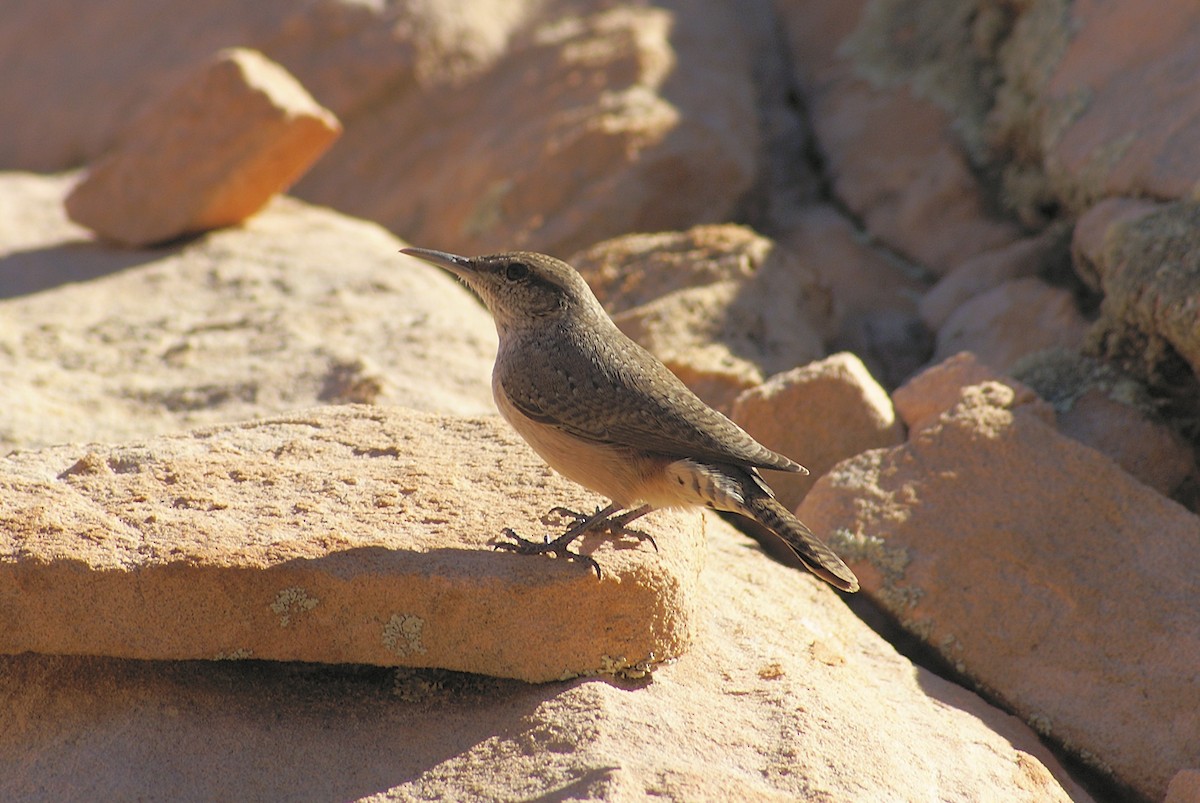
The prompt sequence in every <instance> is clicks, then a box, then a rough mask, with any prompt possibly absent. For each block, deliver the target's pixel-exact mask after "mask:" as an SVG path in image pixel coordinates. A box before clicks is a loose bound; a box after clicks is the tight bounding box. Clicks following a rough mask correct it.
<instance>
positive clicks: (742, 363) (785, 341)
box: [571, 225, 830, 412]
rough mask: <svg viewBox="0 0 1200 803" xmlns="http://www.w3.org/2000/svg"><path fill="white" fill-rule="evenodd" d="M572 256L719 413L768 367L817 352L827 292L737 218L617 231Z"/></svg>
mask: <svg viewBox="0 0 1200 803" xmlns="http://www.w3.org/2000/svg"><path fill="white" fill-rule="evenodd" d="M571 263H572V264H573V265H575V266H576V267H577V268H578V269H579V271H580V272H581V273H582V274H583V277H584V278H585V279H586V280H587V281H588V283H589V284H590V285H591V286H592V288H593V289H594V290H595V291H596V294H597V297H598V298H599V299H600V301H601V302H602V303H603V304H604V305H605V308H606V309H608V310H609V312H610V313H611V314H613V320H614V321H616V323H617V325H618V326H619V327H621V329H622V331H624V332H625V334H627V335H628V336H629V337H631V338H633V339H634V340H636V341H637V342H638V343H640V344H641V345H642V346H644V347H645V348H647V349H649V350H650V351H651V352H652V353H653V354H654V355H655V356H657V357H658V358H659V359H661V360H662V361H663V362H664V363H666V365H667V367H668V368H670V369H671V370H672V371H674V372H675V373H676V374H677V375H679V377H680V378H681V379H682V380H683V381H684V382H685V383H687V384H688V385H689V387H691V388H692V390H693V391H695V392H696V393H697V395H699V396H700V397H701V398H702V399H704V400H705V401H706V402H708V403H709V404H711V405H713V406H714V407H717V408H718V409H720V410H723V411H725V412H728V411H729V410H730V409H731V407H732V406H733V401H734V399H735V398H736V397H737V396H738V394H740V393H741V392H743V391H744V390H746V389H748V388H751V387H754V386H756V385H758V384H760V383H761V382H762V381H763V379H764V378H765V377H766V376H769V375H771V374H774V373H778V372H780V371H785V370H788V369H790V368H792V367H794V366H796V365H803V364H805V363H808V362H811V361H812V360H814V359H817V358H819V357H820V356H821V355H822V353H823V352H824V344H823V342H822V335H821V332H822V331H828V328H829V323H828V321H829V315H830V308H829V296H828V294H827V292H826V291H825V290H824V288H823V287H822V286H821V285H820V284H819V283H818V282H817V281H816V280H815V278H814V277H813V275H812V274H811V273H810V272H809V271H807V270H805V269H804V267H803V266H802V265H800V264H799V263H798V262H797V261H796V259H795V257H794V256H792V255H791V254H790V253H789V252H787V251H786V250H783V249H780V248H777V247H776V246H775V244H774V243H773V242H772V241H771V240H769V239H767V238H765V237H762V236H761V235H758V234H756V233H755V232H753V231H752V230H750V229H748V228H745V227H743V226H733V225H725V226H696V227H693V228H691V229H688V230H687V231H683V232H664V233H660V234H655V235H629V236H626V237H618V238H615V239H613V240H608V241H605V242H603V243H599V244H597V245H595V246H593V247H592V248H589V249H588V250H587V251H584V252H582V253H579V254H576V255H575V256H574V257H572V258H571Z"/></svg>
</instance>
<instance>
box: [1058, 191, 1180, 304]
mask: <svg viewBox="0 0 1200 803" xmlns="http://www.w3.org/2000/svg"><path fill="white" fill-rule="evenodd" d="M1161 208H1162V207H1161V205H1160V204H1157V203H1155V202H1153V201H1146V200H1142V199H1141V198H1106V199H1105V200H1103V201H1100V202H1099V203H1097V204H1096V205H1095V206H1093V207H1091V208H1089V209H1088V210H1087V211H1086V212H1084V213H1083V214H1082V215H1080V217H1079V220H1078V221H1076V223H1075V229H1074V231H1073V232H1072V236H1071V256H1072V257H1073V259H1072V262H1073V266H1074V268H1075V274H1076V275H1077V276H1079V278H1080V279H1082V280H1083V282H1084V283H1085V284H1086V285H1087V286H1088V287H1090V288H1091V289H1092V290H1100V289H1101V288H1100V276H1099V274H1098V273H1097V270H1096V263H1097V262H1099V261H1101V260H1103V259H1104V258H1105V257H1104V254H1105V250H1106V249H1107V248H1108V247H1109V240H1108V238H1109V236H1110V235H1111V236H1113V237H1120V236H1121V231H1122V226H1121V224H1124V223H1131V222H1133V221H1135V220H1139V219H1141V218H1143V217H1145V216H1146V215H1149V214H1151V213H1152V212H1156V211H1159V210H1160V209H1161Z"/></svg>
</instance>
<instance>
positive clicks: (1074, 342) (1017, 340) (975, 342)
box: [933, 278, 1088, 371]
mask: <svg viewBox="0 0 1200 803" xmlns="http://www.w3.org/2000/svg"><path fill="white" fill-rule="evenodd" d="M1087 329H1088V325H1087V321H1086V320H1084V317H1083V315H1082V314H1081V313H1080V312H1079V309H1078V308H1077V307H1076V305H1075V299H1074V298H1073V297H1072V295H1071V292H1070V291H1069V290H1066V289H1063V288H1061V287H1052V286H1050V285H1048V284H1046V282H1044V281H1042V280H1041V279H1035V278H1027V279H1013V280H1012V281H1009V282H1005V283H1004V284H1001V285H999V286H997V287H995V288H993V289H991V290H988V291H987V292H985V293H982V294H980V295H978V296H975V297H974V298H973V299H971V300H970V301H968V302H966V303H965V304H963V305H962V306H960V307H959V308H958V309H956V310H955V311H954V312H953V313H952V314H951V315H950V317H948V318H947V319H946V322H945V323H944V324H942V327H941V328H940V329H939V330H938V334H937V348H936V349H935V350H934V353H933V360H934V361H935V362H939V361H941V360H944V359H946V358H947V357H950V356H952V355H954V354H957V353H958V352H960V351H972V352H974V353H975V354H977V355H978V356H979V358H980V359H981V360H982V361H983V362H985V363H987V364H988V365H993V366H995V367H996V368H997V369H998V370H1001V371H1007V370H1008V369H1009V368H1011V367H1012V365H1013V363H1015V362H1016V361H1017V360H1019V359H1020V358H1022V357H1025V356H1027V355H1029V354H1033V353H1034V352H1037V351H1042V350H1043V349H1048V348H1055V347H1062V348H1071V347H1073V346H1078V345H1080V344H1081V343H1082V342H1083V339H1084V337H1085V335H1086V334H1087Z"/></svg>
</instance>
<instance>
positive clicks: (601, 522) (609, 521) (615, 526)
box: [542, 504, 658, 552]
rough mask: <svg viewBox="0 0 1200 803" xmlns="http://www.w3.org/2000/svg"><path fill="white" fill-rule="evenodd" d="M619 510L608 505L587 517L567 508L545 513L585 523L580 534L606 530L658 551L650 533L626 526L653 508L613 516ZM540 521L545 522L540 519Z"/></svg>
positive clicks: (553, 508)
mask: <svg viewBox="0 0 1200 803" xmlns="http://www.w3.org/2000/svg"><path fill="white" fill-rule="evenodd" d="M620 509H621V508H620V507H619V506H617V505H615V504H613V505H609V506H608V507H607V508H605V509H604V510H600V509H597V510H596V512H595V513H593V514H592V515H590V516H588V515H587V514H585V513H578V512H576V511H574V510H571V509H569V508H565V507H552V508H550V510H549V511H547V516H549V515H550V514H551V513H553V514H556V515H558V516H562V517H563V518H569V519H574V521H575V523H576V524H579V523H580V522H583V521H586V522H587V524H586V525H584V529H583V530H582V531H581V533H582V532H587V531H588V530H600V529H603V530H606V531H607V532H610V533H612V534H613V535H629V536H632V537H634V538H636V539H637V540H639V541H649V542H650V546H652V547H654V551H655V552H657V551H658V542H656V541H655V540H654V536H652V535H650V533H648V532H644V531H642V530H635V529H633V528H632V527H630V526H628V525H629V522H631V521H633V520H635V519H640V518H641V517H642V516H645V515H646V514H647V513H649V512H650V511H651V510H654V508H652V507H651V506H650V505H642V506H641V507H639V508H635V509H633V510H627V511H625V512H624V513H621V514H620V515H614V514H616V513H617V511H619V510H620ZM542 521H543V522H545V521H546V520H545V519H542ZM546 523H547V524H548V523H549V522H546ZM572 529H574V527H572Z"/></svg>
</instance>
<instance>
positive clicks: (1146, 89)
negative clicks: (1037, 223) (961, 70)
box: [992, 0, 1200, 212]
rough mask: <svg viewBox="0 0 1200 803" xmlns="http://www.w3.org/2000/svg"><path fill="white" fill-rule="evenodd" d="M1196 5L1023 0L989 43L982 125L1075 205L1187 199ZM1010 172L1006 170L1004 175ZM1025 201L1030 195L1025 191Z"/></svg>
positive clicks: (1012, 184) (1015, 186) (1195, 116)
mask: <svg viewBox="0 0 1200 803" xmlns="http://www.w3.org/2000/svg"><path fill="white" fill-rule="evenodd" d="M1197 36H1200V6H1197V5H1196V4H1195V3H1192V2H1190V1H1189V0H1151V2H1136V0H1133V1H1131V0H1119V1H1118V2H1098V0H1086V2H1065V0H1041V1H1040V2H1037V3H1032V4H1027V8H1026V9H1024V10H1023V12H1022V13H1021V14H1020V15H1019V17H1018V19H1017V21H1016V23H1015V25H1014V26H1013V31H1012V34H1011V37H1010V39H1009V41H1008V42H1007V43H1006V45H1005V47H1004V48H1003V50H1002V51H1001V63H1000V73H1001V77H1002V79H1003V80H1002V85H1001V89H1000V92H999V94H998V102H997V106H996V108H995V109H994V110H993V112H992V123H993V126H994V128H995V134H994V136H995V137H996V138H997V139H998V140H1001V141H1003V142H1006V144H1007V145H1008V146H1009V148H1010V149H1011V151H1012V152H1013V155H1014V156H1015V157H1016V160H1015V161H1016V164H1015V165H1014V166H1013V167H1011V168H1009V169H1008V171H1007V172H1008V176H1009V179H1010V180H1009V187H1008V190H1009V194H1010V195H1011V196H1020V195H1021V194H1022V189H1021V188H1020V186H1019V185H1020V183H1021V180H1020V178H1019V176H1020V174H1021V170H1020V165H1021V163H1022V162H1024V163H1026V164H1033V165H1036V169H1037V170H1038V171H1044V173H1045V180H1046V181H1047V183H1048V184H1049V193H1050V194H1052V196H1053V197H1054V199H1055V200H1056V201H1058V202H1065V203H1066V204H1067V205H1068V206H1069V207H1070V208H1072V209H1073V210H1074V211H1076V212H1080V211H1082V210H1084V209H1086V208H1087V206H1088V205H1090V204H1091V203H1093V202H1095V201H1096V200H1098V199H1100V198H1103V197H1106V196H1111V195H1131V196H1139V195H1140V196H1148V197H1153V198H1161V199H1172V198H1187V197H1190V196H1191V195H1192V194H1193V193H1194V192H1195V190H1196V186H1197V181H1200V99H1198V98H1197V96H1196V93H1195V91H1194V86H1193V81H1192V76H1194V75H1195V74H1196V71H1197V70H1198V69H1200V50H1198V49H1197V48H1196V46H1195V43H1196V38H1197ZM1013 177H1018V178H1017V179H1016V180H1013ZM1029 200H1030V201H1033V202H1036V198H1030V199H1029Z"/></svg>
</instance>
